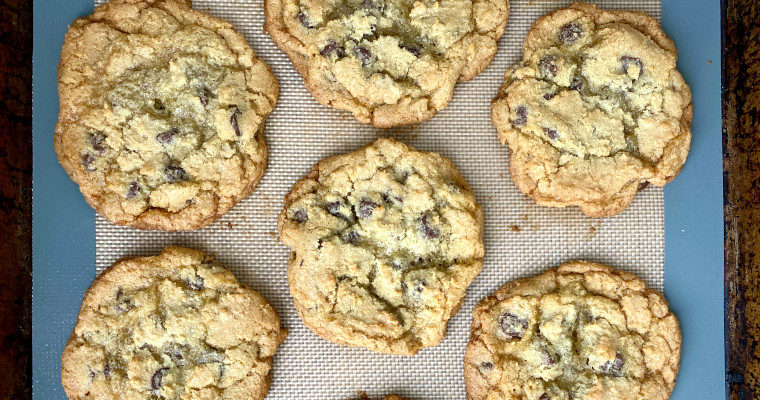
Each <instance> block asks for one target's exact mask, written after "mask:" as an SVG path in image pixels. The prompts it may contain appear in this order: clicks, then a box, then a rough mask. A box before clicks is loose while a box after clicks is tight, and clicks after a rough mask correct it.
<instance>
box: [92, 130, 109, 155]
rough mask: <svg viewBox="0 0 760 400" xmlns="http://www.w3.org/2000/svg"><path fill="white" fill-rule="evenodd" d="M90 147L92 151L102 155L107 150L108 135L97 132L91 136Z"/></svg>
mask: <svg viewBox="0 0 760 400" xmlns="http://www.w3.org/2000/svg"><path fill="white" fill-rule="evenodd" d="M90 145H91V146H92V149H93V150H95V151H97V152H98V153H102V152H104V151H105V150H106V135H104V134H103V133H102V132H95V133H91V134H90Z"/></svg>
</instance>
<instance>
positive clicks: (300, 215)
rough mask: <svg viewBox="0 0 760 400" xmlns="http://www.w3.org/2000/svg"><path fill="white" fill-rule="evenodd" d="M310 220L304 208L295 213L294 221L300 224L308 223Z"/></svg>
mask: <svg viewBox="0 0 760 400" xmlns="http://www.w3.org/2000/svg"><path fill="white" fill-rule="evenodd" d="M308 220H309V214H307V213H306V210H304V209H303V208H300V209H298V210H297V211H296V212H295V213H293V221H296V222H298V223H299V224H300V223H303V222H306V221H308Z"/></svg>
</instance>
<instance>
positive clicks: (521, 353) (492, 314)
mask: <svg viewBox="0 0 760 400" xmlns="http://www.w3.org/2000/svg"><path fill="white" fill-rule="evenodd" d="M473 313H474V316H473V322H472V329H471V336H470V342H469V344H468V345H467V351H466V353H465V364H464V374H465V383H466V385H467V397H468V398H469V399H470V400H481V399H483V400H485V399H488V400H497V399H510V400H602V399H604V400H645V399H646V400H666V399H667V398H668V397H670V393H671V391H672V390H673V386H674V384H675V379H676V375H677V374H678V367H679V361H680V355H681V331H680V328H679V325H678V320H677V319H676V317H675V316H674V315H673V314H672V313H671V312H670V310H669V309H668V303H667V301H666V300H665V298H664V297H663V296H662V295H661V294H659V293H657V292H655V291H652V290H650V289H648V288H647V287H646V285H645V284H644V282H642V281H641V280H640V279H639V278H638V277H636V276H635V275H633V274H629V273H626V272H622V271H616V270H614V269H612V268H610V267H607V266H604V265H601V264H595V263H590V262H585V261H574V262H569V263H566V264H563V265H562V266H560V267H559V268H556V269H550V270H548V271H546V272H545V273H543V274H541V275H539V276H537V277H534V278H528V279H521V280H517V281H514V282H511V283H508V284H506V285H505V286H503V287H502V288H500V289H499V290H498V291H497V292H496V293H495V294H493V295H492V296H490V297H487V298H486V299H484V300H483V301H481V302H480V303H479V304H478V305H477V306H476V307H475V310H474V311H473Z"/></svg>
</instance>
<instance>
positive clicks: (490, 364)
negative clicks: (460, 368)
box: [480, 361, 493, 371]
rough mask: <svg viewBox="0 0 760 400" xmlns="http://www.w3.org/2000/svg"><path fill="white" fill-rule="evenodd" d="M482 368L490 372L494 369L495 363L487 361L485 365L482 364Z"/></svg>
mask: <svg viewBox="0 0 760 400" xmlns="http://www.w3.org/2000/svg"><path fill="white" fill-rule="evenodd" d="M480 368H482V369H484V370H486V371H490V370H492V369H493V363H492V362H490V361H486V362H484V363H480Z"/></svg>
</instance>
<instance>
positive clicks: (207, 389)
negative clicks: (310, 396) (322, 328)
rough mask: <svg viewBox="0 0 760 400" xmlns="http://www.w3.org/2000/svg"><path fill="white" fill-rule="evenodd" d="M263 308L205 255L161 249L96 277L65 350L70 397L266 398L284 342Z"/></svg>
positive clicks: (265, 305)
mask: <svg viewBox="0 0 760 400" xmlns="http://www.w3.org/2000/svg"><path fill="white" fill-rule="evenodd" d="M285 335H286V332H285V331H284V330H283V329H282V328H281V327H280V320H279V318H278V316H277V313H276V312H275V311H274V310H273V309H272V307H271V306H269V304H268V303H267V301H266V300H265V299H264V298H263V297H261V296H260V295H259V294H258V293H256V292H254V291H253V290H251V289H249V288H248V287H247V286H245V285H242V284H240V283H238V281H237V280H236V279H235V277H234V276H233V275H232V273H231V272H229V271H228V270H226V269H224V268H222V267H220V266H218V265H217V264H216V263H215V262H214V260H213V259H212V258H210V257H209V256H207V255H206V254H204V253H203V252H201V251H198V250H192V249H186V248H180V247H167V248H166V249H164V251H163V252H161V254H160V255H157V256H154V257H141V258H131V259H125V260H122V261H119V262H117V263H116V264H114V265H113V266H111V267H110V268H108V269H107V270H105V271H104V272H103V273H101V274H100V276H98V277H97V278H96V279H95V281H94V282H93V283H92V286H90V288H89V289H88V290H87V292H86V293H85V295H84V299H83V300H82V307H81V309H80V311H79V317H78V319H77V324H76V326H75V327H74V331H73V332H72V333H71V337H70V338H69V341H68V343H66V347H65V348H64V350H63V356H62V360H61V363H62V371H61V380H62V382H63V387H64V389H65V391H66V395H67V396H68V397H69V398H70V399H128V400H132V399H157V398H160V399H179V398H182V399H190V398H192V399H208V400H211V399H255V400H260V399H263V398H264V397H265V396H266V393H267V391H268V389H269V370H270V368H271V364H272V356H273V355H274V353H275V350H276V349H277V346H278V345H279V344H280V343H281V342H282V341H283V340H284V339H285Z"/></svg>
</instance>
